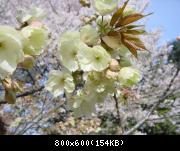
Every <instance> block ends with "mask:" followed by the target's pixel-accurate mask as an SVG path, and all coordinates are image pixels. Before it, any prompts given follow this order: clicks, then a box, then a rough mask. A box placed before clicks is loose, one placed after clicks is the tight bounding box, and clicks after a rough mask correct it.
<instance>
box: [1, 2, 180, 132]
mask: <svg viewBox="0 0 180 151" xmlns="http://www.w3.org/2000/svg"><path fill="white" fill-rule="evenodd" d="M82 2H87V3H83V4H84V6H85V7H83V6H82V4H80V3H79V1H78V0H66V1H65V0H45V1H44V0H31V1H29V0H24V1H21V0H1V1H0V4H1V5H0V18H1V20H0V23H1V24H3V25H4V24H5V25H9V26H13V27H16V28H17V29H18V28H20V27H21V26H22V24H21V23H20V22H19V20H18V17H21V15H22V14H23V13H22V12H26V13H28V10H30V9H31V8H33V7H35V6H36V7H37V6H39V7H40V8H41V9H42V10H45V11H44V12H45V13H46V15H45V18H44V19H43V23H44V24H45V25H46V26H47V27H48V41H47V44H46V47H45V48H44V51H43V53H41V54H40V55H39V56H38V57H37V58H36V60H35V65H34V66H33V68H32V69H24V68H17V69H16V71H15V73H14V74H13V79H14V80H15V81H16V82H18V83H19V85H20V86H21V88H22V92H21V93H18V94H16V98H17V99H16V103H15V104H13V105H9V104H7V101H6V100H4V88H3V87H2V86H1V87H0V95H1V97H0V101H1V102H0V134H1V133H2V134H5V133H6V134H149V133H153V132H151V131H153V128H154V129H155V127H156V125H157V124H159V123H164V124H166V125H167V126H166V127H165V129H163V128H162V129H161V130H159V133H169V131H167V132H166V130H167V129H169V128H171V129H172V133H175V132H176V133H179V122H180V121H179V111H180V107H179V103H180V100H179V83H180V82H179V68H177V65H176V64H175V63H174V62H170V61H169V60H168V56H169V54H170V53H171V52H172V49H173V47H172V45H170V44H164V45H162V46H159V45H158V40H159V38H160V37H161V31H160V30H158V29H157V30H152V32H150V33H149V34H148V35H145V36H143V37H142V40H143V41H144V43H145V46H146V47H147V49H148V50H149V51H150V53H147V52H140V53H139V54H138V55H139V57H138V60H133V61H135V63H136V66H137V67H138V69H139V70H140V71H141V73H142V77H143V78H142V80H141V81H140V83H139V84H138V85H136V86H134V87H132V88H130V89H124V91H123V95H121V99H120V102H118V105H117V103H116V102H115V101H114V100H113V99H111V98H106V101H105V102H104V103H102V104H100V105H97V106H96V109H97V111H96V113H95V114H93V115H92V116H88V117H87V116H84V117H81V118H75V117H74V116H73V114H72V112H71V111H70V110H69V109H68V108H67V101H66V97H65V96H63V95H62V96H59V97H57V98H54V97H53V95H52V94H51V93H50V92H48V91H47V90H45V89H44V86H45V83H46V82H47V80H48V75H49V72H50V71H51V70H61V69H62V64H61V63H60V60H59V58H58V57H57V56H58V43H59V37H61V36H62V34H63V33H64V32H65V31H68V30H72V31H73V30H79V29H80V27H82V26H83V25H85V24H86V23H89V22H93V21H94V20H95V18H96V17H97V14H96V11H95V10H94V8H93V6H92V5H90V4H91V3H90V2H89V1H81V3H82ZM122 4H123V1H120V3H119V5H120V6H122ZM129 6H131V7H132V8H135V9H136V10H137V11H139V12H143V11H144V9H145V8H146V7H147V6H148V2H147V1H143V0H130V2H129ZM7 10H8V11H7ZM142 23H143V24H145V23H146V19H144V20H143V22H142ZM167 127H168V128H167ZM163 130H164V131H163ZM5 131H6V132H5ZM161 131H162V132H161ZM156 133H158V132H157V131H156Z"/></svg>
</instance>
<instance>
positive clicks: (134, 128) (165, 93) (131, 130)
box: [123, 69, 180, 135]
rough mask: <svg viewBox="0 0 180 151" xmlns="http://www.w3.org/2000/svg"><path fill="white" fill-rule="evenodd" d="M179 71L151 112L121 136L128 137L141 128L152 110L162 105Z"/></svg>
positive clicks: (177, 71) (151, 111) (152, 110)
mask: <svg viewBox="0 0 180 151" xmlns="http://www.w3.org/2000/svg"><path fill="white" fill-rule="evenodd" d="M179 71H180V70H179V69H177V70H176V73H175V75H174V76H173V77H172V79H171V81H170V83H169V85H168V87H167V88H166V90H165V91H164V93H163V94H162V95H161V97H160V99H159V100H158V101H157V103H155V104H154V106H153V107H152V108H151V110H150V111H149V112H148V114H147V115H146V116H145V118H143V119H142V120H141V121H139V122H138V123H137V124H136V125H135V126H134V127H132V128H131V129H130V130H128V131H127V132H125V133H124V134H123V135H130V134H132V133H133V132H135V131H136V130H137V129H138V128H139V127H141V126H142V125H143V124H144V123H145V122H146V121H147V120H148V118H149V116H150V115H151V114H152V113H153V112H154V110H155V109H156V108H157V107H158V106H159V105H160V103H162V102H163V101H164V100H165V99H166V98H167V97H168V96H169V95H168V92H169V90H170V89H171V87H172V85H173V82H174V81H175V79H176V77H177V76H178V74H179Z"/></svg>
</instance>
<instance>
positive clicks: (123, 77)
mask: <svg viewBox="0 0 180 151" xmlns="http://www.w3.org/2000/svg"><path fill="white" fill-rule="evenodd" d="M118 80H119V82H120V84H121V85H123V86H128V87H129V86H133V85H134V84H137V83H138V82H139V81H140V80H141V74H140V73H139V71H138V70H137V69H135V68H133V67H124V68H122V69H121V70H120V72H119V74H118Z"/></svg>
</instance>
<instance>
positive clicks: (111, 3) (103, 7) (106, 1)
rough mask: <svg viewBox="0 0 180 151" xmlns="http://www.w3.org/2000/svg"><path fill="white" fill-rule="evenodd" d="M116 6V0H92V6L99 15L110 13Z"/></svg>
mask: <svg viewBox="0 0 180 151" xmlns="http://www.w3.org/2000/svg"><path fill="white" fill-rule="evenodd" d="M117 6H118V0H94V7H95V9H96V10H97V11H98V12H99V13H100V14H101V15H103V16H104V15H107V14H110V13H112V12H113V11H114V10H115V9H116V8H117Z"/></svg>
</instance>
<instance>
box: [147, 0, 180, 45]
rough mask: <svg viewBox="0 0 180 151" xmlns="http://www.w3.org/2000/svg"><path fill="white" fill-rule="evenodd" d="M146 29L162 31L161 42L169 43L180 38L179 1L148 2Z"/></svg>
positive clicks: (153, 0) (155, 0)
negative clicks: (157, 28) (149, 14)
mask: <svg viewBox="0 0 180 151" xmlns="http://www.w3.org/2000/svg"><path fill="white" fill-rule="evenodd" d="M149 2H150V5H149V6H148V9H147V11H148V12H154V14H153V15H151V16H150V17H148V18H149V19H148V23H147V29H148V30H151V29H154V28H156V27H160V28H162V30H163V36H162V38H161V40H160V41H161V42H165V41H170V40H172V39H175V38H176V37H177V36H180V0H149Z"/></svg>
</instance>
